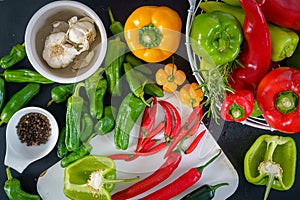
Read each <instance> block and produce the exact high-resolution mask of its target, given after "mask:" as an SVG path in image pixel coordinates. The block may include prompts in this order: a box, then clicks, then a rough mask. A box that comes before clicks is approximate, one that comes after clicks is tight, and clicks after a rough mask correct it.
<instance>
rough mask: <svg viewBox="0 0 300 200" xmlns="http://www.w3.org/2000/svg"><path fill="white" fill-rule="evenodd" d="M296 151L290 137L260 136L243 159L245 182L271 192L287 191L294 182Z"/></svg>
mask: <svg viewBox="0 0 300 200" xmlns="http://www.w3.org/2000/svg"><path fill="white" fill-rule="evenodd" d="M296 158H297V149H296V142H295V141H294V139H293V138H292V137H285V136H277V135H268V134H265V135H261V136H260V137H258V138H257V139H256V141H255V142H254V143H253V144H252V146H251V147H250V149H249V150H248V151H247V153H246V155H245V159H244V173H245V177H246V180H247V181H248V182H250V183H252V184H255V185H265V186H267V189H266V192H265V197H264V199H267V196H268V194H269V192H270V190H271V188H273V189H275V190H281V191H282V190H288V189H290V188H291V187H292V186H293V184H294V180H295V170H296Z"/></svg>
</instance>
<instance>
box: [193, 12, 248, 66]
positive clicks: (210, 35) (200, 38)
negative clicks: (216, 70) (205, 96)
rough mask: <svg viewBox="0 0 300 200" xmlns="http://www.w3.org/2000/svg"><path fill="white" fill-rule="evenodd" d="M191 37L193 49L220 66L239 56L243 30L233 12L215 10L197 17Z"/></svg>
mask: <svg viewBox="0 0 300 200" xmlns="http://www.w3.org/2000/svg"><path fill="white" fill-rule="evenodd" d="M190 37H191V47H192V50H193V51H194V52H195V53H196V54H197V55H199V56H201V57H202V58H203V59H205V60H206V61H207V62H210V63H212V64H215V65H217V66H218V65H223V64H226V63H228V62H231V61H233V60H234V59H235V58H236V57H237V56H238V54H239V53H240V45H241V43H242V41H243V31H242V27H241V25H240V23H239V21H237V19H236V18H235V17H233V16H232V15H231V14H227V13H224V12H220V11H215V12H211V13H203V14H199V15H197V16H196V17H195V19H194V20H193V23H192V27H191V33H190Z"/></svg>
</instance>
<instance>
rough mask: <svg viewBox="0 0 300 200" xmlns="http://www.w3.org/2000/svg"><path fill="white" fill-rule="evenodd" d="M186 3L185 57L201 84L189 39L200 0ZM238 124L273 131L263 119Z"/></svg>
mask: <svg viewBox="0 0 300 200" xmlns="http://www.w3.org/2000/svg"><path fill="white" fill-rule="evenodd" d="M188 1H189V3H190V8H189V10H188V16H187V21H186V32H185V42H186V49H187V55H188V59H189V62H190V65H191V68H192V70H193V75H194V76H195V78H196V80H197V81H198V83H203V82H204V78H203V76H202V75H201V72H200V71H199V64H200V62H201V58H200V57H199V56H197V55H195V53H193V51H192V49H191V45H190V37H189V35H190V29H191V25H192V22H193V19H194V17H195V15H196V14H198V13H200V12H202V11H201V10H198V8H199V5H200V3H201V1H202V0H200V1H199V0H188ZM215 106H216V107H217V108H218V109H220V107H221V105H215ZM240 123H242V124H245V125H248V126H252V127H255V128H259V129H264V130H270V131H274V130H275V129H273V128H272V127H270V126H269V125H268V123H267V122H266V120H265V119H264V118H263V117H248V118H247V119H246V120H245V121H243V122H240Z"/></svg>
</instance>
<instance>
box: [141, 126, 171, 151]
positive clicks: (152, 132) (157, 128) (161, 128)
mask: <svg viewBox="0 0 300 200" xmlns="http://www.w3.org/2000/svg"><path fill="white" fill-rule="evenodd" d="M164 127H165V122H160V123H159V124H158V125H157V126H156V127H155V128H154V129H153V130H152V131H151V132H150V133H149V134H148V135H147V136H146V137H145V138H144V140H143V141H142V144H141V146H142V147H143V146H144V145H145V144H147V142H149V140H151V139H152V138H153V137H155V136H156V135H157V134H159V133H160V132H161V131H162V130H163V129H164Z"/></svg>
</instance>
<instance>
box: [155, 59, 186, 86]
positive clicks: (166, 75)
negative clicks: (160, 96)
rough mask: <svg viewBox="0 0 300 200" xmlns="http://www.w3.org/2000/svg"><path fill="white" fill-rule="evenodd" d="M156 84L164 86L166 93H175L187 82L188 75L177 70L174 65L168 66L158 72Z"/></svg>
mask: <svg viewBox="0 0 300 200" xmlns="http://www.w3.org/2000/svg"><path fill="white" fill-rule="evenodd" d="M155 79H156V83H157V84H158V85H161V86H163V90H164V91H166V92H174V91H175V90H176V89H177V86H178V85H182V84H183V82H184V81H185V80H186V75H185V73H184V72H183V71H182V70H177V66H176V65H175V64H174V63H169V64H166V65H165V67H164V68H161V69H159V70H157V72H156V74H155Z"/></svg>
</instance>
